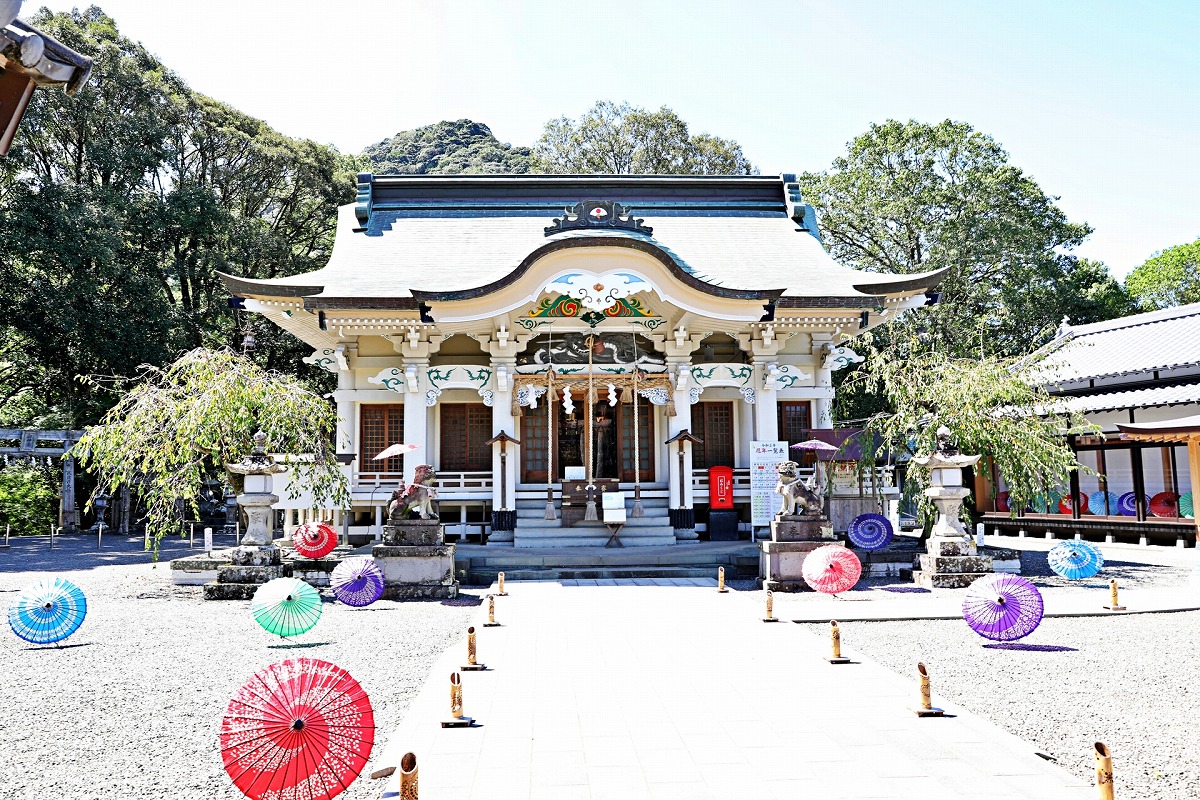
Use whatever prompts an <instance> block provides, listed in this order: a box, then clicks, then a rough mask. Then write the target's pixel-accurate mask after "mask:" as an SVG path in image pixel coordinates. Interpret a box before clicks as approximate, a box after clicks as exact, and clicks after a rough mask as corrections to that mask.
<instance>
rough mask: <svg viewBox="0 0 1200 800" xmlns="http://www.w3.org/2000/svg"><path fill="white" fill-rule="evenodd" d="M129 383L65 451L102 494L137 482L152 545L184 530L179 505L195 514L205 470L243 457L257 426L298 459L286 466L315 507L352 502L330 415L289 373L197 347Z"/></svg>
mask: <svg viewBox="0 0 1200 800" xmlns="http://www.w3.org/2000/svg"><path fill="white" fill-rule="evenodd" d="M93 382H94V381H93ZM126 383H136V385H134V386H133V388H132V389H131V390H130V391H129V392H127V393H126V394H124V395H123V396H122V397H121V399H120V401H119V402H118V403H117V404H116V405H115V406H114V407H113V408H112V409H111V410H110V411H109V412H108V413H107V414H106V415H105V417H104V419H103V420H102V422H101V424H99V425H96V426H93V427H90V428H88V430H87V432H86V433H85V434H84V436H83V438H82V439H80V441H79V443H78V444H77V445H76V446H75V448H74V449H73V451H72V452H73V453H75V455H76V457H77V458H78V459H79V464H80V465H81V466H82V467H84V468H86V469H88V470H90V471H91V472H92V473H93V474H95V475H96V476H97V481H98V486H99V487H100V488H101V489H103V490H105V491H107V492H109V493H112V492H115V491H116V489H117V487H118V486H121V485H127V486H128V485H131V484H133V483H134V482H135V481H136V480H138V479H142V480H141V482H140V484H139V492H140V494H141V497H142V502H143V503H145V505H146V510H147V521H146V529H147V532H148V533H149V535H150V536H152V537H153V539H154V543H155V547H157V544H158V542H159V541H160V540H161V539H162V537H163V536H165V535H167V534H169V533H172V532H181V529H180V527H179V522H180V519H179V516H178V509H179V507H180V504H186V505H187V506H188V507H189V508H191V510H192V513H193V514H194V515H197V516H198V515H199V508H198V505H197V498H198V496H199V492H200V490H201V488H202V487H203V481H204V478H205V476H206V475H208V474H211V473H212V472H213V471H214V470H220V469H223V467H224V465H225V464H228V463H232V462H236V461H240V460H241V459H242V458H244V457H245V456H247V455H248V454H249V453H250V450H251V448H252V446H253V436H254V433H255V431H257V430H261V431H263V432H264V433H265V434H266V435H267V444H268V448H269V449H270V451H271V452H274V453H280V454H283V455H287V456H298V457H300V458H296V459H293V460H292V462H291V464H290V469H291V470H293V473H294V474H293V476H292V483H293V485H295V486H299V487H301V488H306V489H308V490H309V491H311V492H312V495H313V498H314V500H315V501H316V502H317V503H318V504H322V505H328V506H333V507H339V508H340V507H344V506H345V505H346V504H347V503H348V502H349V494H348V492H347V489H346V484H345V479H344V477H343V475H342V473H341V470H340V468H339V466H338V463H337V458H336V455H335V453H334V449H333V442H334V434H335V432H336V429H337V414H336V413H335V412H334V410H333V408H332V407H331V406H330V404H329V403H328V402H327V401H326V400H325V399H324V398H322V397H320V396H319V395H317V394H315V393H314V392H312V391H310V390H309V389H308V388H307V387H305V386H304V385H302V384H301V383H300V382H299V381H298V380H296V379H295V378H292V377H289V376H287V375H283V374H281V373H278V372H272V371H268V370H263V369H262V368H260V367H258V366H257V365H256V364H254V363H253V362H251V361H249V360H248V359H246V358H243V357H242V356H239V355H237V354H235V353H233V352H232V351H230V350H227V349H224V350H210V349H204V348H197V349H195V350H192V351H190V352H188V353H185V354H184V355H182V356H180V357H179V358H178V359H177V360H176V361H175V362H174V363H173V364H171V365H170V366H168V367H166V368H165V369H158V368H156V367H148V366H147V367H143V368H142V371H141V373H140V375H139V376H138V379H137V380H136V381H118V385H125V384H126ZM310 455H311V459H310V458H308V456H310ZM229 479H230V481H231V482H232V483H235V484H236V482H238V481H240V477H239V476H236V475H230V476H229Z"/></svg>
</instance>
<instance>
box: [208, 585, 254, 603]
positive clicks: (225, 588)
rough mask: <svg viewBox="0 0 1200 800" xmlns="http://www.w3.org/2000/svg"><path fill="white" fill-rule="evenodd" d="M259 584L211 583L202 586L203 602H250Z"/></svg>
mask: <svg viewBox="0 0 1200 800" xmlns="http://www.w3.org/2000/svg"><path fill="white" fill-rule="evenodd" d="M260 585H261V584H257V583H217V582H216V581H213V582H212V583H206V584H204V599H205V600H250V599H252V598H253V597H254V593H255V592H257V591H258V587H259V586H260Z"/></svg>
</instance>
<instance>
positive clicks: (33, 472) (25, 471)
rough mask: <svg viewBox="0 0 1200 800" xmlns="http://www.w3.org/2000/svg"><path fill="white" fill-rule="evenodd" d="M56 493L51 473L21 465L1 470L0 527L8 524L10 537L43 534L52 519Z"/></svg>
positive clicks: (47, 529) (48, 527)
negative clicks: (11, 535)
mask: <svg viewBox="0 0 1200 800" xmlns="http://www.w3.org/2000/svg"><path fill="white" fill-rule="evenodd" d="M57 501H58V493H57V491H56V490H55V487H54V481H53V478H52V474H51V473H50V472H49V471H48V470H46V469H38V468H37V467H32V466H29V465H24V464H14V465H10V466H7V467H5V468H4V469H0V525H4V526H7V525H11V526H12V532H13V534H15V535H17V536H29V535H32V534H35V533H46V532H48V531H49V529H50V525H51V523H53V522H54V521H55V520H54V504H55V503H56V502H57Z"/></svg>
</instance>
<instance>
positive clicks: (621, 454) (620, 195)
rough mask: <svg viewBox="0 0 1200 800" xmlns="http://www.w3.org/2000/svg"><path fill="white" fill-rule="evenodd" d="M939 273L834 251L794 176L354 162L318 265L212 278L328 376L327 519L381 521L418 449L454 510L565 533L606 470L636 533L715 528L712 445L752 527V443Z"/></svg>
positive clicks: (488, 536) (786, 432) (691, 533)
mask: <svg viewBox="0 0 1200 800" xmlns="http://www.w3.org/2000/svg"><path fill="white" fill-rule="evenodd" d="M942 276H943V271H937V272H929V273H923V274H915V275H885V274H876V273H868V272H861V271H857V270H854V269H849V268H847V267H843V266H841V265H839V264H838V263H837V262H836V261H834V260H833V259H832V258H831V257H830V256H829V254H828V253H827V252H826V251H825V249H824V247H823V246H822V243H821V238H820V234H819V232H818V230H817V221H816V215H815V212H814V210H813V208H812V206H809V205H806V204H804V203H803V201H802V199H801V196H800V190H799V185H798V183H797V182H796V180H795V176H793V175H786V174H785V175H780V176H730V177H706V176H626V175H618V176H560V175H554V176H538V175H504V176H497V175H463V176H457V175H455V176H430V175H415V176H407V175H406V176H387V177H383V176H373V175H371V174H362V175H359V176H358V197H357V201H356V202H355V203H354V204H352V205H348V206H344V207H343V208H341V209H340V212H339V218H338V223H337V232H336V238H335V243H334V246H333V251H332V253H331V256H330V258H329V262H328V264H327V265H326V266H325V267H324V268H322V269H319V270H316V271H314V272H309V273H305V274H300V275H293V276H289V277H284V278H276V279H271V280H249V279H244V278H238V277H234V276H230V275H224V276H222V278H223V280H224V282H225V284H226V286H227V287H228V289H229V290H230V291H231V292H232V293H233V294H234V295H235V296H236V297H238V298H241V302H242V304H243V305H244V308H245V309H246V310H248V311H251V312H256V313H259V314H262V315H264V316H265V317H266V318H267V319H269V320H270V321H271V322H273V323H274V324H276V325H278V326H280V327H281V328H283V329H284V330H286V331H288V332H289V333H290V334H292V335H293V336H296V337H297V338H299V339H300V340H302V341H303V342H305V343H306V344H307V345H309V346H311V347H312V348H313V351H312V355H310V356H309V357H307V358H305V359H304V361H305V362H306V363H308V364H310V365H311V367H312V368H313V369H324V370H328V371H329V372H331V373H333V374H334V375H336V376H337V390H336V391H335V392H334V393H333V397H334V399H335V401H336V403H337V412H338V417H339V426H338V433H337V436H338V441H337V449H338V452H339V454H341V459H342V461H343V462H344V464H345V466H344V469H345V471H346V477H347V479H348V480H349V483H350V488H351V494H352V498H353V503H352V507H351V508H350V509H349V516H344V515H345V513H346V512H343V511H334V512H331V513H332V516H333V521H334V522H335V523H337V524H339V525H345V526H346V527H347V528H348V530H349V532H350V533H351V534H355V533H357V534H369V533H372V532H375V531H378V530H379V527H378V526H380V525H381V523H382V513H383V512H382V508H383V506H384V504H385V503H386V502H387V499H388V497H389V495H390V493H391V491H392V490H393V489H395V488H396V486H397V485H398V483H399V482H400V481H401V480H402V479H403V480H405V481H411V480H412V478H413V475H414V470H415V469H416V467H417V466H418V465H420V464H430V465H432V466H433V468H434V469H435V471H436V475H437V479H436V485H437V492H438V504H439V513H440V516H441V519H442V521H443V523H446V524H447V525H448V526H451V527H448V531H449V530H457V531H458V532H460V533H467V532H471V531H473V532H475V533H478V534H479V535H480V536H481V537H482V538H484V539H485V540H486V542H487V543H488V544H489V545H497V546H514V545H515V546H516V547H544V546H555V547H557V546H572V545H603V544H605V541H606V539H608V538H609V536H608V531H606V530H605V529H604V528H603V527H600V526H599V525H598V523H596V522H590V521H588V520H585V519H584V518H583V517H584V512H583V505H584V503H586V500H587V499H588V498H591V499H593V500H594V499H595V498H596V497H597V496H598V495H600V494H603V493H605V492H619V493H623V494H624V502H625V505H626V506H627V507H628V510H629V511H632V510H633V506H634V504H635V503H636V504H637V506H638V512H640V513H639V514H632V515H629V516H630V518H629V519H628V522H627V523H626V527H625V528H624V529H623V532H622V534H621V542H622V543H623V544H624V545H625V546H636V545H662V544H675V543H676V542H684V541H693V540H696V539H697V538H708V535H709V532H708V525H707V522H708V504H709V475H710V472H709V470H710V468H713V467H727V468H731V470H732V486H731V488H732V505H733V507H734V509H733V510H734V511H736V512H737V515H738V520H739V522H740V525H739V529H740V530H741V531H742V533H743V534H745V535H748V534H747V533H746V531H748V530H749V529H750V527H751V525H752V524H754V523H755V521H756V520H757V518H758V517H759V516H761V514H762V513H763V512H762V509H761V508H758V506H759V505H761V504H762V503H763V502H767V503H768V504H769V499H768V500H764V499H763V498H762V497H761V496H756V495H755V490H754V487H753V483H754V480H753V479H752V478H753V476H752V474H751V467H752V465H753V464H754V451H755V450H756V448H759V446H760V444H761V443H769V444H771V445H772V446H774V447H776V448H779V447H783V448H786V447H787V443H791V444H795V443H798V442H799V441H801V440H802V439H805V438H808V437H809V436H810V435H811V434H812V433H813V432H814V431H817V432H819V431H820V430H821V429H828V428H831V427H832V420H831V413H830V412H831V403H832V400H833V396H834V388H833V373H834V372H835V371H837V370H839V369H842V368H844V367H846V366H848V365H850V364H852V363H854V362H855V361H858V360H861V359H860V357H859V356H858V355H857V354H856V353H855V352H854V350H853V348H852V344H853V343H852V340H853V339H854V337H856V336H858V335H859V334H861V333H862V332H864V331H867V330H870V329H871V328H874V327H876V326H878V325H881V324H884V323H886V322H888V321H889V320H891V319H893V318H895V317H896V316H897V315H899V314H901V313H902V312H904V311H905V310H906V309H911V308H915V307H918V306H921V305H924V304H926V303H928V302H930V301H931V297H932V296H933V293H932V292H931V290H932V289H933V287H935V286H936V285H937V283H938V282H939V281H940V280H941V278H942ZM780 443H783V444H782V445H780ZM394 444H405V445H408V446H409V447H410V448H411V450H410V452H408V453H407V454H406V455H404V456H402V457H400V456H397V457H391V458H386V459H383V460H378V459H376V458H375V457H376V456H377V455H378V454H379V453H380V452H381V451H383V450H384V449H385V448H386V447H388V446H390V445H394ZM760 449H761V448H760ZM779 452H782V453H786V452H787V450H786V449H783V450H780V451H779ZM792 452H795V451H792ZM796 460H797V461H800V460H801V459H800V458H797V459H796ZM759 468H760V469H761V465H760V467H759ZM760 477H761V476H760ZM771 478H772V482H773V474H772V476H771ZM760 482H761V481H760ZM860 489H861V485H860ZM278 493H279V494H280V495H281V497H283V498H284V501H283V502H282V503H281V506H282V507H284V508H286V509H290V510H289V511H288V514H289V521H290V522H291V523H293V524H294V523H296V522H297V521H299V520H300V519H302V518H303V517H304V514H305V513H307V512H303V511H302V509H305V508H306V500H305V498H304V497H303V496H302V495H300V494H299V493H297V495H296V496H294V497H292V496H289V495H288V492H287V491H283V492H278ZM760 495H761V492H760ZM617 497H619V495H613V498H617ZM766 513H770V509H767V512H766ZM550 517H553V518H550ZM454 526H457V527H454Z"/></svg>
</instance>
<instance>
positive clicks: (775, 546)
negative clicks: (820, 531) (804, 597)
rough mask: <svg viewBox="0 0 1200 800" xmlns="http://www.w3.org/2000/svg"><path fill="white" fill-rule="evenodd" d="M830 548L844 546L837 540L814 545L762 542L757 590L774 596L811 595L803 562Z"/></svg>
mask: <svg viewBox="0 0 1200 800" xmlns="http://www.w3.org/2000/svg"><path fill="white" fill-rule="evenodd" d="M827 544H841V542H840V541H838V540H836V539H834V540H829V539H824V540H820V541H815V542H763V543H762V551H761V553H760V554H759V563H758V586H759V588H762V589H770V590H771V591H773V592H810V591H812V587H810V586H809V585H808V584H807V583H805V581H804V559H805V558H807V557H808V554H809V553H811V552H812V551H814V550H816V549H817V548H819V547H824V546H825V545H827Z"/></svg>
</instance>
